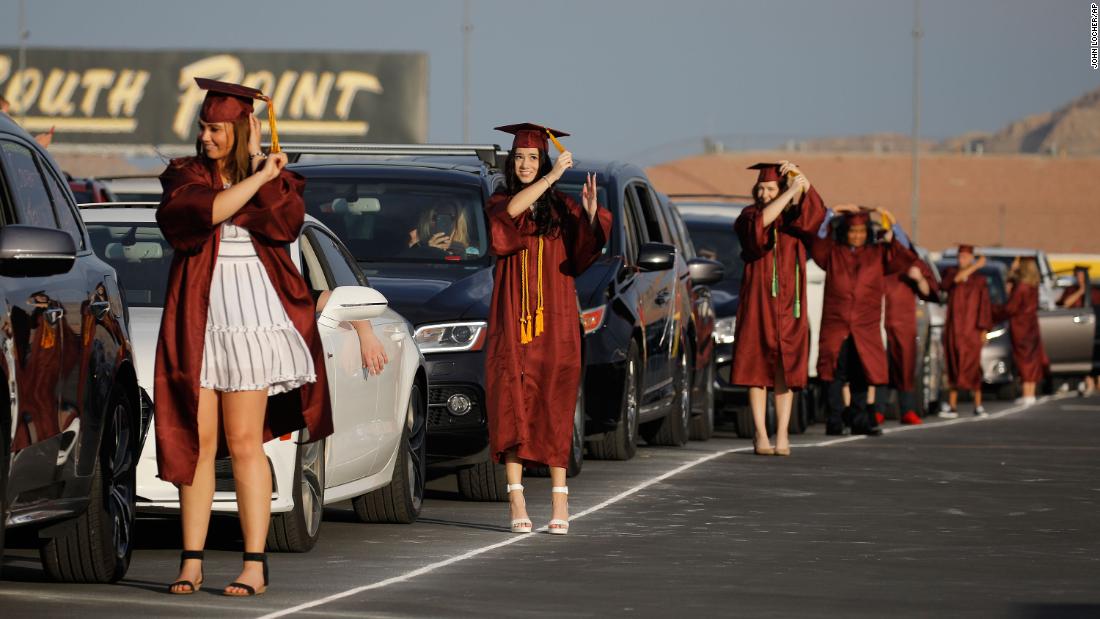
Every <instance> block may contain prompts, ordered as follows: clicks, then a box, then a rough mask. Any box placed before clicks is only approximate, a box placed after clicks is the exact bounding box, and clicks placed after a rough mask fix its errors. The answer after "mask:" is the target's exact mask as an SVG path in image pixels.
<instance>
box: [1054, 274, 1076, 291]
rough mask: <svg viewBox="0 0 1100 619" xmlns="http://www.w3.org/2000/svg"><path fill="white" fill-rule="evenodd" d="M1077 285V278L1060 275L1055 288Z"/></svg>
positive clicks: (1055, 282) (1055, 281)
mask: <svg viewBox="0 0 1100 619" xmlns="http://www.w3.org/2000/svg"><path fill="white" fill-rule="evenodd" d="M1076 285H1077V278H1076V277H1074V276H1072V275H1060V276H1058V279H1056V280H1054V287H1055V288H1069V287H1070V286H1076Z"/></svg>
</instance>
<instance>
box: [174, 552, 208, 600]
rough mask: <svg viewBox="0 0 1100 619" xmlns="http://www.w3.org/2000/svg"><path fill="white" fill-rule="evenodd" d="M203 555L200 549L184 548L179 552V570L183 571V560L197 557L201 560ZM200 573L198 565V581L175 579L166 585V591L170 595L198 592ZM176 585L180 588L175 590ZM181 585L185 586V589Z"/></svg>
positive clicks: (200, 580)
mask: <svg viewBox="0 0 1100 619" xmlns="http://www.w3.org/2000/svg"><path fill="white" fill-rule="evenodd" d="M203 557H204V554H203V551H201V550H184V551H183V552H181V553H180V571H181V572H182V571H183V562H184V561H187V560H188V559H198V560H199V561H202V560H203ZM202 574H203V572H202V567H199V579H198V581H196V582H191V581H190V580H177V581H176V582H174V583H172V584H170V585H168V593H171V594H172V595H190V594H192V593H196V592H198V590H199V589H202V581H203V575H202ZM176 587H180V589H179V590H176ZM183 587H186V589H185V588H183Z"/></svg>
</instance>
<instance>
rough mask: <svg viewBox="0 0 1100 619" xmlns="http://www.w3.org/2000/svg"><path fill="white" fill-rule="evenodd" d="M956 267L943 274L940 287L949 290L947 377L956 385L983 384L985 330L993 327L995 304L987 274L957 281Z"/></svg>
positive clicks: (945, 343)
mask: <svg viewBox="0 0 1100 619" xmlns="http://www.w3.org/2000/svg"><path fill="white" fill-rule="evenodd" d="M956 273H958V270H957V269H956V268H954V267H952V268H950V269H947V270H946V271H945V272H944V274H943V280H942V283H941V285H940V287H941V288H942V289H943V290H945V291H947V293H948V298H947V319H946V320H947V324H946V325H944V331H943V349H944V351H943V352H944V355H946V356H947V381H948V382H949V383H950V384H951V386H952V387H954V388H955V389H969V390H971V391H974V390H977V389H981V388H982V346H984V345H985V340H984V339H983V337H982V333H983V332H987V331H989V330H990V329H991V328H992V327H993V308H992V305H991V304H990V301H989V287H988V285H987V284H986V281H985V277H983V276H981V275H979V274H977V273H974V274H973V275H971V276H970V277H968V278H967V279H966V281H963V282H958V283H956V282H955V274H956Z"/></svg>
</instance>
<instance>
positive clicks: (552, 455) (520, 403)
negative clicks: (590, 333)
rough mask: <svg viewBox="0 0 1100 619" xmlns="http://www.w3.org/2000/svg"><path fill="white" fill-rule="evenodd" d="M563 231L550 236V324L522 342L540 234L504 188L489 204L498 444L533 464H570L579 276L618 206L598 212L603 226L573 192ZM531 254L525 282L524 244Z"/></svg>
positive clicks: (492, 402)
mask: <svg viewBox="0 0 1100 619" xmlns="http://www.w3.org/2000/svg"><path fill="white" fill-rule="evenodd" d="M557 197H558V198H560V199H561V200H562V201H563V202H564V203H565V206H566V210H567V212H566V213H565V214H564V217H563V221H562V228H561V233H560V234H555V235H547V236H544V237H543V241H544V247H543V273H542V277H543V297H544V306H545V308H544V310H543V312H544V325H545V329H544V331H543V333H542V335H539V336H538V337H535V338H534V339H533V340H532V341H531V342H529V343H527V344H522V343H520V310H521V308H522V298H523V289H524V284H525V283H526V284H527V285H528V288H527V289H528V291H529V294H530V308H531V314H532V316H533V315H534V314H535V311H536V302H537V297H538V291H537V288H538V270H537V262H538V247H539V237H538V235H537V234H536V233H535V223H534V221H533V219H532V218H531V214H530V211H529V210H528V211H524V212H523V213H521V214H520V215H519V217H516V218H512V217H511V216H509V215H508V203H509V202H510V201H511V199H512V196H511V195H510V194H507V193H502V192H498V193H496V194H494V195H493V196H492V197H491V198H490V199H489V203H488V204H487V205H486V207H485V210H486V213H487V215H488V219H489V225H490V238H491V241H492V252H493V254H494V255H495V256H496V257H497V261H496V267H495V268H494V269H493V296H492V300H491V301H490V305H489V332H488V337H487V341H486V354H485V389H486V393H485V400H486V404H487V412H488V417H489V439H490V448H491V449H492V453H493V454H494V456H495V457H496V458H497V459H498V460H500V461H501V462H503V461H504V453H505V452H506V451H509V450H511V449H512V448H518V451H517V455H518V457H519V459H520V460H521V461H523V462H525V463H532V464H535V463H537V464H543V465H546V466H558V467H567V466H568V465H569V453H570V450H571V446H572V438H573V411H574V410H575V407H576V402H577V388H578V387H579V386H580V379H581V355H580V353H581V335H580V316H579V314H578V311H577V292H576V288H574V284H573V279H574V278H575V277H576V276H578V275H580V274H581V273H583V272H584V270H585V269H587V268H588V267H589V266H590V265H591V264H592V263H593V262H595V260H596V258H598V257H599V255H600V251H601V250H602V249H603V246H604V244H605V243H606V242H607V239H608V238H609V235H610V233H611V212H610V211H608V210H607V209H604V208H601V209H599V210H598V211H597V215H596V220H595V223H596V225H594V226H593V225H592V224H591V223H589V221H588V214H587V213H585V212H584V209H583V208H582V207H581V205H579V204H577V202H576V201H574V200H573V199H572V198H570V197H569V196H566V195H565V194H562V193H560V192H558V193H557ZM524 249H526V250H528V252H527V266H526V271H527V275H528V277H527V282H524V279H523V277H522V274H523V270H524V268H523V260H522V254H521V253H520V252H521V251H522V250H524Z"/></svg>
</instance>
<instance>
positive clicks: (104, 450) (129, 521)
mask: <svg viewBox="0 0 1100 619" xmlns="http://www.w3.org/2000/svg"><path fill="white" fill-rule="evenodd" d="M109 401H110V405H109V406H108V407H107V418H106V419H105V420H104V424H103V436H102V439H101V444H100V448H99V454H98V457H97V459H96V462H95V466H94V469H93V471H92V483H91V491H90V493H89V497H88V508H87V509H86V510H85V511H84V513H83V514H81V515H80V516H77V517H76V518H74V519H72V520H71V521H69V522H66V523H63V524H61V525H57V526H58V527H59V528H58V529H54V530H56V531H57V533H56V534H53V535H50V537H49V539H48V540H47V541H46V543H45V544H43V545H42V547H41V548H40V550H39V555H40V557H41V559H42V567H43V568H45V570H46V573H47V574H49V576H50V577H51V578H53V579H54V580H58V581H62V582H84V583H110V582H117V581H119V580H121V579H122V577H123V576H125V575H126V570H127V569H129V567H130V556H131V554H132V553H133V548H134V519H135V514H136V507H137V505H136V501H137V447H136V446H137V444H138V436H137V433H138V427H137V425H136V423H135V420H136V419H137V414H135V413H136V411H135V410H134V408H133V406H132V404H131V402H130V398H129V397H127V395H126V393H125V392H124V391H122V390H121V389H119V388H117V387H116V388H115V390H114V392H113V393H112V396H111V399H110V400H109ZM50 529H53V527H50Z"/></svg>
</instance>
